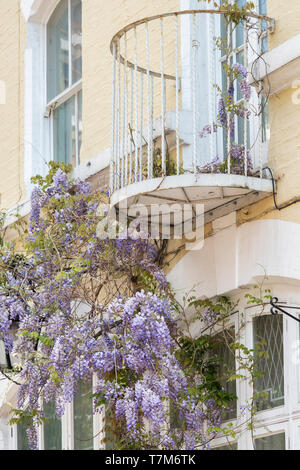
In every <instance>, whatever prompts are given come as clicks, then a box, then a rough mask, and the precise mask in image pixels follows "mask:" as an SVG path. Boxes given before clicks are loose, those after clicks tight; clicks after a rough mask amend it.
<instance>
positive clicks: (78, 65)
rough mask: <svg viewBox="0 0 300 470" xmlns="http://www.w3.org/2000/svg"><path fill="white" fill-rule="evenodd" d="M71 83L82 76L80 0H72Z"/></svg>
mask: <svg viewBox="0 0 300 470" xmlns="http://www.w3.org/2000/svg"><path fill="white" fill-rule="evenodd" d="M71 9H72V11H71V21H72V83H76V82H78V80H80V79H81V76H82V6H81V0H72V3H71Z"/></svg>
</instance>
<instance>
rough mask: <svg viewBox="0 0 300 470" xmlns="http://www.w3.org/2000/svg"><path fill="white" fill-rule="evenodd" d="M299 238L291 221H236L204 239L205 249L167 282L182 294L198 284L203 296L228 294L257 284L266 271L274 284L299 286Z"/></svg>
mask: <svg viewBox="0 0 300 470" xmlns="http://www.w3.org/2000/svg"><path fill="white" fill-rule="evenodd" d="M218 223H219V222H218ZM214 226H215V227H216V225H214ZM299 240H300V225H298V224H295V223H292V222H286V221H281V220H259V221H255V222H250V223H247V224H244V225H242V226H240V227H236V225H231V226H229V227H226V228H224V229H223V230H219V231H217V232H216V233H215V234H214V235H213V236H212V237H209V238H208V239H207V240H205V243H204V247H203V249H202V250H200V251H192V252H189V253H187V254H186V255H185V256H184V258H182V259H181V260H180V261H179V263H178V264H177V265H176V266H175V267H174V269H173V270H172V271H171V273H170V274H169V276H168V280H169V281H170V282H171V284H172V285H173V287H174V288H175V290H176V291H177V292H178V296H179V297H180V296H181V295H183V293H184V292H186V291H188V290H190V289H191V288H192V287H193V286H197V289H196V290H197V294H198V295H200V296H205V297H212V296H215V295H222V294H228V293H231V292H232V291H235V290H236V289H238V288H241V287H243V286H247V285H250V284H253V283H257V281H258V280H259V279H261V278H262V277H263V276H264V274H265V272H266V274H267V276H268V280H269V282H274V281H279V280H281V281H282V283H283V284H285V283H286V284H288V283H296V284H298V283H300V244H299Z"/></svg>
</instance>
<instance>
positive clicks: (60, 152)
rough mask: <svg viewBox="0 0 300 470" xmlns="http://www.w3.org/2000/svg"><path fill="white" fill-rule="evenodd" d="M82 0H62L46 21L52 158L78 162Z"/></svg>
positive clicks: (80, 104) (80, 105)
mask: <svg viewBox="0 0 300 470" xmlns="http://www.w3.org/2000/svg"><path fill="white" fill-rule="evenodd" d="M81 78H82V2H81V0H61V1H60V2H59V4H58V6H57V7H56V9H55V10H54V12H53V14H52V15H51V17H50V19H49V21H48V23H47V103H48V104H47V109H48V110H49V112H50V114H51V119H52V136H53V159H54V160H55V161H60V162H64V163H66V164H69V163H71V164H72V165H73V166H77V165H79V162H80V149H81V140H82V139H81V134H82V84H81Z"/></svg>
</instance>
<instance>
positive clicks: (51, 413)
mask: <svg viewBox="0 0 300 470" xmlns="http://www.w3.org/2000/svg"><path fill="white" fill-rule="evenodd" d="M43 409H44V413H45V417H46V418H48V419H49V423H45V424H44V447H45V450H62V429H61V419H60V418H58V416H57V414H56V411H55V402H54V401H51V402H50V403H44V407H43Z"/></svg>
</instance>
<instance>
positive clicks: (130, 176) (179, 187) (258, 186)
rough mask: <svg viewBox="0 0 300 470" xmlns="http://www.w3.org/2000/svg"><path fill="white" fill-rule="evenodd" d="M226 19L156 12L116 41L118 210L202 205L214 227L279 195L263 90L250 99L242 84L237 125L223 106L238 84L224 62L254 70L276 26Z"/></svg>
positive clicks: (253, 18) (214, 14) (114, 187)
mask: <svg viewBox="0 0 300 470" xmlns="http://www.w3.org/2000/svg"><path fill="white" fill-rule="evenodd" d="M224 14H225V13H224V12H220V11H216V10H208V9H207V10H191V11H179V12H172V13H167V14H162V15H156V16H154V17H150V18H145V19H143V20H140V21H137V22H135V23H132V24H130V25H128V26H126V27H124V28H123V29H122V30H121V31H119V32H118V33H117V34H116V35H115V36H114V37H113V39H112V41H111V51H112V54H113V110H112V112H113V119H112V141H111V149H112V157H111V172H110V186H111V203H112V205H113V206H119V204H120V202H121V201H126V202H127V207H132V206H134V207H138V206H139V205H141V204H143V205H146V206H151V205H153V204H174V203H178V204H180V205H182V204H186V203H189V204H199V203H201V204H204V212H205V221H206V222H207V221H211V220H214V219H216V218H218V217H221V216H223V215H226V214H228V213H230V212H232V211H235V210H238V209H241V208H243V207H245V206H247V205H249V204H252V203H254V202H256V201H258V200H260V199H263V198H265V197H268V196H270V194H272V190H273V188H272V181H271V180H270V179H267V176H268V175H267V174H266V172H265V170H264V168H265V166H266V165H267V145H268V142H267V133H268V131H267V124H266V120H265V114H266V113H265V112H264V108H263V106H262V103H263V100H264V98H263V97H262V94H261V96H260V93H259V91H257V89H259V86H256V88H254V87H253V88H252V93H251V98H249V99H247V100H246V99H245V97H243V95H242V92H241V87H240V85H239V83H238V81H237V80H236V83H234V92H233V93H234V95H233V102H234V103H237V104H239V103H241V104H242V107H243V109H244V115H234V114H233V113H232V112H231V111H227V115H226V119H227V122H228V123H229V122H230V123H231V124H230V125H228V126H227V128H226V125H225V126H224V125H223V127H222V125H221V123H220V121H221V118H220V100H221V98H222V96H225V95H226V93H228V90H227V88H228V86H229V85H228V84H227V82H226V80H227V79H226V75H225V73H224V65H226V64H228V63H230V64H234V63H239V64H242V65H243V67H244V70H249V69H250V67H249V64H251V63H253V62H254V61H256V60H257V57H259V56H260V55H261V52H262V47H265V43H266V38H267V35H268V33H269V31H270V29H271V26H273V22H272V20H271V19H270V18H267V17H263V16H260V15H255V14H250V15H249V17H247V19H245V20H244V21H243V22H242V24H241V25H239V26H238V27H237V28H232V27H231V25H228V22H227V23H226V21H225V19H224ZM216 37H220V38H222V41H223V42H224V44H223V43H222V44H223V45H222V46H221V47H219V48H218V47H217V46H216V39H215V38H216ZM263 44H264V46H263ZM229 45H230V46H229ZM225 50H226V53H225V52H224V51H225ZM228 51H229V52H228ZM248 75H250V74H249V73H248ZM249 81H251V80H249ZM256 85H257V84H256Z"/></svg>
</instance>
